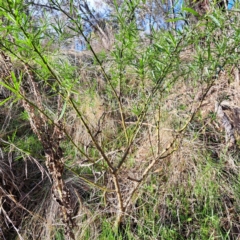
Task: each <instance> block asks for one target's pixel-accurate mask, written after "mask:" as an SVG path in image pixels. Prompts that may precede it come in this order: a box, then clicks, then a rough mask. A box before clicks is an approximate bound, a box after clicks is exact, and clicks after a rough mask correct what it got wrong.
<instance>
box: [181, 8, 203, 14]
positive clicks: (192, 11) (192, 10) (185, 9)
mask: <svg viewBox="0 0 240 240" xmlns="http://www.w3.org/2000/svg"><path fill="white" fill-rule="evenodd" d="M182 11H185V12H189V13H191V14H193V15H195V16H200V15H199V13H198V12H196V11H195V10H194V9H192V8H188V7H183V8H182Z"/></svg>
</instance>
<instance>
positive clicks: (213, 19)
mask: <svg viewBox="0 0 240 240" xmlns="http://www.w3.org/2000/svg"><path fill="white" fill-rule="evenodd" d="M207 18H209V19H211V20H212V21H213V22H214V23H215V24H216V25H217V26H218V27H221V24H220V22H219V21H218V20H217V18H215V17H214V16H213V15H211V14H210V15H208V16H207Z"/></svg>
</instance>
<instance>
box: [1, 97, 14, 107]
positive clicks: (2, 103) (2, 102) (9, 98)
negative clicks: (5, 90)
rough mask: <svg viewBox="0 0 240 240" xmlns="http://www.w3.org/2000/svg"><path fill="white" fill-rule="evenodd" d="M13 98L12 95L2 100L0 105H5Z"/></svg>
mask: <svg viewBox="0 0 240 240" xmlns="http://www.w3.org/2000/svg"><path fill="white" fill-rule="evenodd" d="M12 98H13V96H10V97H8V98H6V99H4V100H2V101H0V106H2V105H4V104H5V103H6V102H7V101H9V100H11V99H12Z"/></svg>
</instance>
